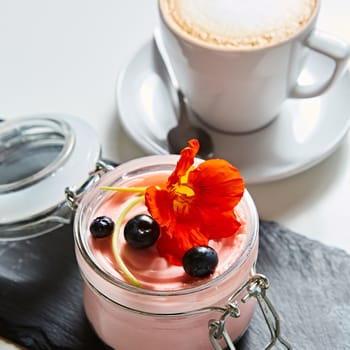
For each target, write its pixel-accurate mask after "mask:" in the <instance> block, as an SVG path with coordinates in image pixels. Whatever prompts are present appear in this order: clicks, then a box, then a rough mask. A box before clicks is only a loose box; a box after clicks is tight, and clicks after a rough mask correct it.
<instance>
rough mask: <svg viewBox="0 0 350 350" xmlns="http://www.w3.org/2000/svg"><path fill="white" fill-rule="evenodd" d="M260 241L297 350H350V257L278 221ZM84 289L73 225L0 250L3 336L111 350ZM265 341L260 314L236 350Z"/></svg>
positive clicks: (44, 345)
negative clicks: (90, 317)
mask: <svg viewBox="0 0 350 350" xmlns="http://www.w3.org/2000/svg"><path fill="white" fill-rule="evenodd" d="M260 234H261V236H260V250H259V260H258V264H257V270H258V272H261V273H263V274H265V275H267V276H268V277H269V278H270V281H271V287H270V289H269V292H268V293H269V296H270V299H271V300H272V301H273V303H274V305H275V306H276V307H277V309H278V311H279V313H280V316H281V319H282V324H281V327H282V334H283V336H284V337H286V338H287V339H288V340H289V342H290V343H291V344H292V345H293V348H294V349H298V350H304V349H305V350H321V349H327V350H328V349H332V350H334V349H336V350H337V349H339V350H344V349H350V256H349V255H348V254H346V253H345V252H344V251H342V250H339V249H335V248H331V247H327V246H325V245H323V244H321V243H318V242H315V241H312V240H309V239H307V238H305V237H303V236H301V235H299V234H296V233H293V232H291V231H289V230H287V229H286V228H284V227H281V226H280V225H278V224H276V223H273V222H261V229H260ZM81 283H82V282H81V278H80V275H79V272H78V269H77V266H76V263H75V258H74V251H73V239H72V228H71V226H69V225H68V226H66V227H63V228H62V229H60V230H57V231H54V232H53V233H51V234H48V235H45V236H42V237H38V238H34V239H31V240H26V241H22V242H12V243H0V298H1V299H0V336H2V337H5V338H7V339H10V340H13V341H15V342H16V343H18V344H21V345H24V346H26V347H27V348H29V349H45V350H46V349H72V350H80V349H84V350H86V349H94V350H99V349H106V346H105V345H104V344H103V343H102V342H101V341H99V339H98V338H97V337H96V336H95V334H94V332H93V331H92V329H91V328H90V326H89V323H88V322H87V320H86V318H85V315H84V311H83V306H82V299H81ZM267 337H268V331H267V328H266V325H265V324H264V322H263V319H262V316H261V314H260V312H259V311H258V312H256V314H255V316H254V319H253V321H252V323H251V325H250V327H249V329H248V331H247V332H246V334H245V335H244V337H243V338H242V339H241V340H240V342H239V343H238V344H237V349H238V350H247V349H249V350H251V349H254V350H255V349H263V345H265V342H264V341H266V340H267ZM277 348H278V349H279V348H280V347H277ZM130 350H136V349H130ZM155 350H158V349H155Z"/></svg>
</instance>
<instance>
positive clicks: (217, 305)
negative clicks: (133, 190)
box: [74, 155, 259, 350]
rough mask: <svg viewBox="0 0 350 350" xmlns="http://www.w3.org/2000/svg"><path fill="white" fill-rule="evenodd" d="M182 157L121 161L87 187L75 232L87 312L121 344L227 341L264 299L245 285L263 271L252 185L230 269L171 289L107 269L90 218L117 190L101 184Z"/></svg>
mask: <svg viewBox="0 0 350 350" xmlns="http://www.w3.org/2000/svg"><path fill="white" fill-rule="evenodd" d="M177 160H178V156H172V155H168V156H149V157H144V158H139V159H136V160H132V161H129V162H127V163H124V164H122V165H120V166H118V167H117V168H115V169H114V170H112V171H109V172H107V173H106V174H105V175H103V176H102V178H101V179H100V181H99V183H97V184H95V185H94V186H92V187H91V188H90V189H89V190H88V191H87V192H86V193H85V194H84V196H83V198H82V200H81V202H80V203H79V206H78V209H77V211H76V215H75V221H74V237H75V245H76V257H77V261H78V265H79V267H80V271H81V274H82V276H83V279H84V281H85V285H84V305H85V310H86V314H87V317H88V319H89V320H90V322H91V324H92V326H93V327H94V329H95V331H96V333H97V334H98V335H99V337H100V338H101V339H102V340H103V341H104V342H105V343H106V344H107V345H109V346H111V347H112V348H113V349H117V350H130V349H144V350H148V349H166V348H168V349H174V350H175V349H182V350H209V349H213V347H214V348H215V349H221V348H224V347H226V346H228V345H230V344H229V343H230V342H231V339H232V340H233V341H235V340H237V339H238V338H239V337H240V336H241V335H242V334H243V333H244V331H245V330H246V328H247V326H248V325H249V322H250V320H251V318H252V315H253V313H254V310H255V307H256V300H255V298H250V297H247V296H246V294H247V290H246V288H245V286H246V285H248V284H250V282H251V281H252V279H253V278H254V274H255V272H254V266H255V262H256V259H257V254H258V231H259V220H258V214H257V211H256V208H255V205H254V203H253V200H252V198H251V197H250V195H249V193H248V192H247V191H246V192H245V193H244V196H243V198H242V200H241V202H240V203H239V204H238V208H239V210H240V211H241V212H242V213H244V217H245V220H246V235H247V237H246V239H245V241H244V244H242V247H241V249H240V251H239V253H238V254H237V258H236V259H235V261H234V262H233V263H232V264H231V265H230V266H229V267H228V269H227V270H226V271H225V272H223V273H222V274H220V275H218V276H216V277H214V278H212V279H211V280H209V281H207V282H204V283H203V284H200V285H195V286H190V287H186V288H185V289H178V290H170V291H167V290H165V291H156V290H151V289H146V288H139V287H135V286H132V285H130V284H128V283H126V282H124V281H123V280H122V279H121V278H120V277H118V276H117V275H115V274H113V272H112V271H110V270H107V269H105V268H104V266H103V264H101V263H100V261H99V260H98V259H97V258H96V256H95V254H94V251H93V249H91V244H90V243H89V236H90V233H89V225H90V223H91V221H92V220H93V219H94V218H95V217H96V215H97V213H98V212H99V208H100V207H101V205H102V204H103V203H105V202H106V201H107V200H108V199H109V197H110V196H112V195H113V194H111V192H109V191H101V189H100V186H118V187H120V186H123V184H125V183H128V182H130V180H133V179H137V178H143V177H145V176H147V175H150V174H153V173H159V172H163V173H164V172H166V173H168V174H170V172H171V171H172V170H173V169H174V167H175V164H176V161H177ZM242 286H243V287H242ZM244 297H246V300H245V302H243V301H242V299H243V298H244ZM231 316H232V317H231ZM220 328H222V329H221V330H220ZM217 331H220V332H221V333H222V335H221V338H222V340H219V338H220V337H218V336H217ZM227 335H229V337H227ZM220 343H222V346H223V347H219V344H220ZM215 346H216V347H215ZM220 346H221V345H220ZM231 348H233V344H232V347H231Z"/></svg>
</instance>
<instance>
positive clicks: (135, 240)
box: [124, 214, 160, 249]
mask: <svg viewBox="0 0 350 350" xmlns="http://www.w3.org/2000/svg"><path fill="white" fill-rule="evenodd" d="M159 232H160V229H159V225H158V223H157V222H156V221H155V220H154V219H153V218H152V217H151V216H149V215H146V214H140V215H136V216H135V217H134V218H132V219H130V220H129V221H128V222H127V223H126V225H125V227H124V238H125V240H126V241H127V242H128V244H129V245H130V246H131V247H133V248H137V249H142V248H148V247H150V246H151V245H153V244H154V243H155V242H156V240H157V239H158V237H159Z"/></svg>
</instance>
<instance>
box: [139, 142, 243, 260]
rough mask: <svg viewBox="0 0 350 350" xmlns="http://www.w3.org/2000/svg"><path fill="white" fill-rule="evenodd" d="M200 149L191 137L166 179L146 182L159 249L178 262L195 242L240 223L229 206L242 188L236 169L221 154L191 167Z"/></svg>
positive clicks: (204, 242) (231, 232) (225, 234)
mask: <svg viewBox="0 0 350 350" xmlns="http://www.w3.org/2000/svg"><path fill="white" fill-rule="evenodd" d="M198 150H199V142H198V141H197V140H190V141H189V143H188V147H185V148H184V149H183V150H182V152H181V156H180V159H179V161H178V163H177V165H176V167H175V170H174V171H173V173H172V174H171V175H170V176H169V178H168V181H167V183H164V184H162V185H157V186H151V187H148V188H147V189H146V194H145V203H146V206H147V208H148V210H149V212H150V214H151V215H152V217H153V218H154V219H155V220H156V221H157V222H158V224H159V225H160V227H161V234H160V237H159V239H158V242H157V249H158V252H159V254H160V255H161V256H163V257H165V258H166V259H167V260H168V261H169V262H170V263H172V264H176V265H181V264H182V257H183V255H184V254H185V252H186V251H187V250H188V249H190V248H192V247H193V246H196V245H208V241H209V240H210V239H219V238H224V237H229V236H231V235H234V234H235V233H236V232H237V230H238V228H239V227H240V223H239V221H237V218H236V216H235V213H234V210H233V208H234V207H235V206H236V205H237V204H238V202H239V201H240V199H241V197H242V196H243V192H244V182H243V179H242V177H241V175H240V173H239V171H238V169H236V168H235V167H234V166H232V165H231V164H230V163H228V162H227V161H225V160H223V159H210V160H207V161H204V162H202V163H200V164H199V165H198V166H196V167H195V166H194V165H193V164H194V157H195V156H196V154H197V152H198Z"/></svg>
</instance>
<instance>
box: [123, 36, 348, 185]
mask: <svg viewBox="0 0 350 350" xmlns="http://www.w3.org/2000/svg"><path fill="white" fill-rule="evenodd" d="M313 56H314V57H313V59H314V62H316V64H315V65H314V67H316V69H314V72H312V71H311V69H310V70H308V68H307V69H306V72H305V74H304V75H303V76H304V77H306V78H307V79H308V81H310V80H313V79H314V77H316V76H317V77H318V78H319V77H320V76H324V75H325V73H324V72H325V71H329V69H328V68H330V67H328V66H329V62H328V60H327V59H326V58H324V57H322V56H320V55H318V54H313ZM159 64H160V63H159V58H158V56H157V53H156V51H155V48H154V44H153V42H152V41H149V42H148V43H146V44H145V45H144V46H143V47H142V48H141V49H140V50H139V51H138V53H137V54H136V55H135V56H134V58H133V59H132V60H131V61H130V62H129V64H128V65H127V66H126V68H125V69H124V70H123V71H122V72H121V74H120V75H119V77H118V81H117V91H116V95H117V96H116V97H117V105H118V109H119V116H120V119H121V122H122V125H123V127H124V129H125V130H126V132H127V133H128V134H129V136H130V137H131V138H132V139H133V140H134V141H135V142H136V143H137V144H138V145H139V146H140V147H141V148H142V149H143V150H144V151H145V152H147V153H150V154H166V153H168V148H167V142H166V134H167V131H168V130H169V129H170V128H171V127H173V126H175V124H176V116H175V113H174V109H173V107H172V104H171V100H170V97H169V94H168V90H167V88H166V85H165V83H164V82H163V79H162V76H161V73H159V72H160V70H159V67H160V66H159ZM315 70H316V71H315ZM349 92H350V72H349V71H347V72H346V74H345V76H344V77H343V78H342V79H341V80H340V81H339V82H338V83H337V84H336V85H335V86H333V87H332V88H331V89H330V90H329V91H328V92H327V93H326V94H324V95H323V96H322V97H317V98H311V99H303V100H288V101H287V102H286V103H285V104H284V105H283V108H282V112H281V113H280V115H279V116H278V117H277V118H276V119H275V120H274V121H273V122H272V123H271V124H270V125H268V126H267V127H265V128H263V129H261V130H259V131H256V132H253V133H249V134H241V135H232V134H224V133H220V132H217V131H213V130H210V129H208V128H206V129H207V130H208V131H209V133H210V134H211V135H212V137H213V141H214V146H215V154H216V156H217V157H219V158H224V159H227V160H228V161H230V162H231V163H232V164H234V165H235V166H236V167H238V168H239V169H240V171H241V173H242V175H243V177H244V179H245V181H246V183H247V184H253V183H262V182H268V181H272V180H277V179H281V178H285V177H288V176H291V175H294V174H296V173H299V172H301V171H303V170H306V169H308V168H310V167H311V166H313V165H315V164H317V163H318V162H320V161H321V160H323V159H324V158H326V157H327V156H329V155H330V154H331V153H332V152H333V151H334V150H335V149H336V147H337V146H338V145H339V143H340V142H341V141H342V140H343V138H344V136H345V135H346V133H347V131H348V129H349V126H350V95H349ZM197 124H199V122H198V121H197ZM202 126H203V125H202ZM203 127H204V126H203ZM204 128H205V127H204Z"/></svg>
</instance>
